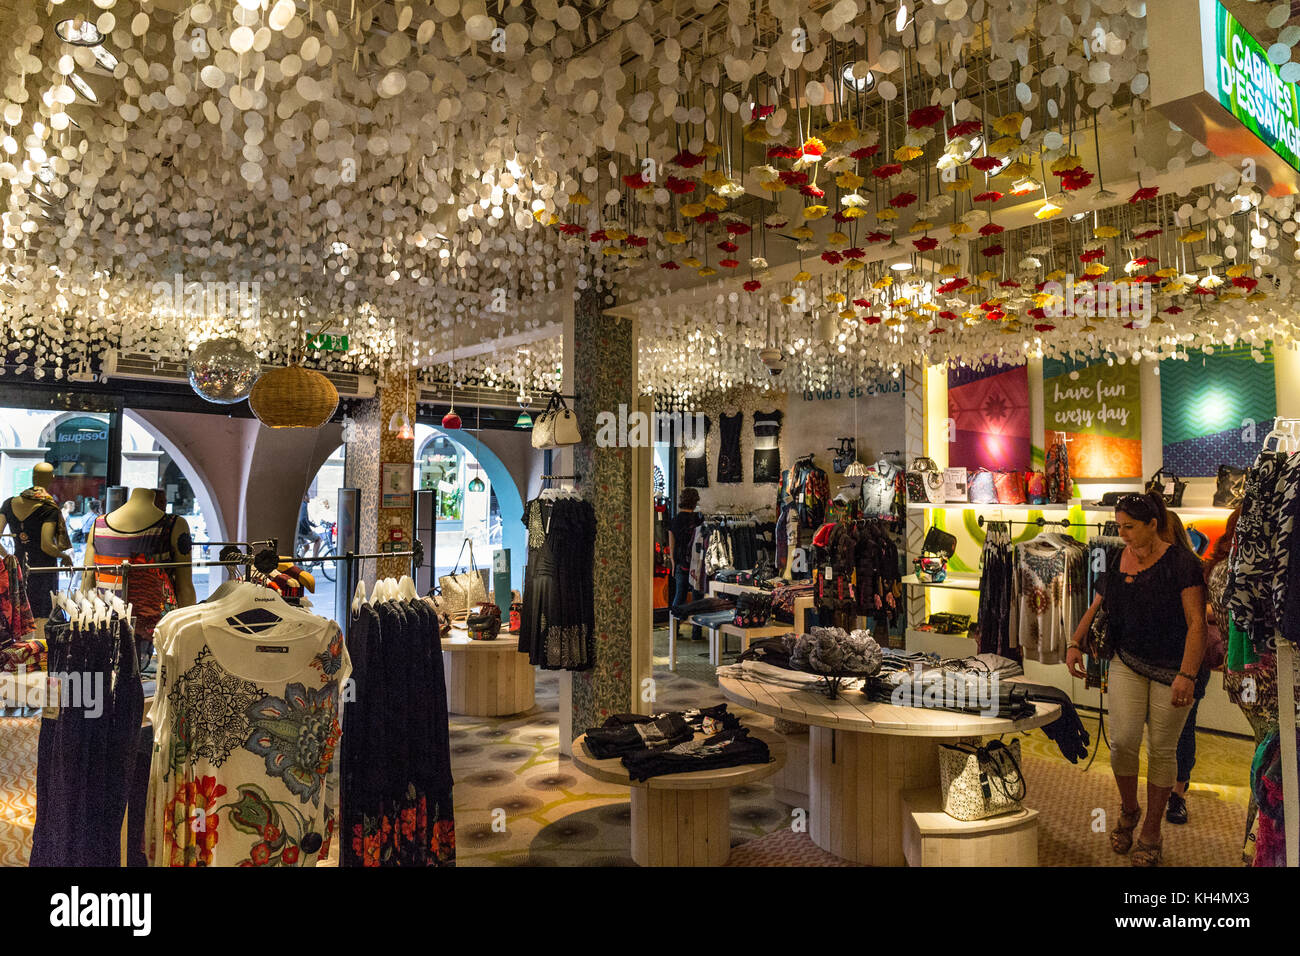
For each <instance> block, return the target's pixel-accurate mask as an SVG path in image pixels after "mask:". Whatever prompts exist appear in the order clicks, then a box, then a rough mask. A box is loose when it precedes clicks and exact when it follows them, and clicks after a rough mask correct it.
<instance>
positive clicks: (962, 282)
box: [935, 276, 970, 318]
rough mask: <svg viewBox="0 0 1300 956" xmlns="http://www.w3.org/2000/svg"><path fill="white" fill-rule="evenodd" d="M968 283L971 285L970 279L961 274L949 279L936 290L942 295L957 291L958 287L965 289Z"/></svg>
mask: <svg viewBox="0 0 1300 956" xmlns="http://www.w3.org/2000/svg"><path fill="white" fill-rule="evenodd" d="M968 285H970V280H969V279H963V278H962V277H961V276H957V277H956V278H953V279H949V280H948V281H947V282H945V283H944V284H943V285H941V286H939V288H938V289H936V290H935V291H936V292H938V293H939V294H940V295H947V294H948V293H949V292H956V291H957V290H958V289H964V288H966V286H968ZM954 318H955V316H954Z"/></svg>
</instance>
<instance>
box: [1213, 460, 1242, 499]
mask: <svg viewBox="0 0 1300 956" xmlns="http://www.w3.org/2000/svg"><path fill="white" fill-rule="evenodd" d="M1245 498H1246V471H1245V469H1243V468H1234V467H1232V465H1220V466H1219V475H1218V485H1217V486H1216V487H1215V491H1214V507H1216V508H1235V507H1237V506H1238V505H1240V504H1241V503H1242V501H1244V500H1245Z"/></svg>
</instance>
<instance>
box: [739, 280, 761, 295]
mask: <svg viewBox="0 0 1300 956" xmlns="http://www.w3.org/2000/svg"><path fill="white" fill-rule="evenodd" d="M742 288H743V289H744V290H745V291H746V292H757V291H758V290H759V289H761V288H763V283H761V282H759V281H758V280H757V279H750V280H748V281H747V282H746V283H745V284H744V285H743V286H742Z"/></svg>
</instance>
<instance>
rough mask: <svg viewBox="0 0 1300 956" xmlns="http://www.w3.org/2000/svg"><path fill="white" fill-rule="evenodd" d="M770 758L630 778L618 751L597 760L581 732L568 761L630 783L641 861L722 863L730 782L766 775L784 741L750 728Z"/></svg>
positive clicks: (781, 759)
mask: <svg viewBox="0 0 1300 956" xmlns="http://www.w3.org/2000/svg"><path fill="white" fill-rule="evenodd" d="M749 732H750V734H751V735H752V736H754V737H757V738H758V739H760V740H762V741H763V742H764V743H766V744H767V748H768V750H769V751H770V752H771V754H772V762H771V763H762V764H757V763H754V764H742V765H741V766H739V767H723V768H721V769H719V770H697V771H695V772H693V773H670V774H665V775H663V776H661V777H651V778H650V779H649V780H633V779H632V778H631V777H629V776H628V773H627V768H626V767H624V766H623V761H622V760H621V759H620V758H618V757H609V758H606V759H604V760H597V759H596V758H595V757H593V756H592V755H591V754H590V753H588V752H587V746H586V737H587V735H586V734H583V735H582V736H581V737H579V738H578V739H577V740H575V741H574V742H573V763H574V764H575V765H576V766H577V767H578V768H579V769H581V770H583V771H585V772H586V773H587V774H589V775H590V776H592V777H595V778H596V779H597V780H603V781H604V782H605V783H617V784H621V785H623V786H625V787H630V788H631V789H632V859H634V860H636V862H637V863H639V864H640V865H641V866H721V865H722V864H723V863H726V862H727V857H728V856H729V855H730V854H731V788H732V787H738V786H740V785H741V784H743V783H753V782H754V781H755V780H762V779H763V778H764V777H770V776H771V775H772V774H774V773H776V772H777V771H778V770H780V769H781V766H782V765H783V764H784V763H785V744H784V743H782V742H781V741H780V740H779V739H777V738H774V737H772V736H771V735H770V734H764V733H759V732H758V731H756V730H754V729H753V728H750V731H749Z"/></svg>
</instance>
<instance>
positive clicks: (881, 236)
mask: <svg viewBox="0 0 1300 956" xmlns="http://www.w3.org/2000/svg"><path fill="white" fill-rule="evenodd" d="M888 238H889V233H887V232H879V231H877V232H873V233H870V234H868V236H867V242H884V241H885V240H886V239H888Z"/></svg>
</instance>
